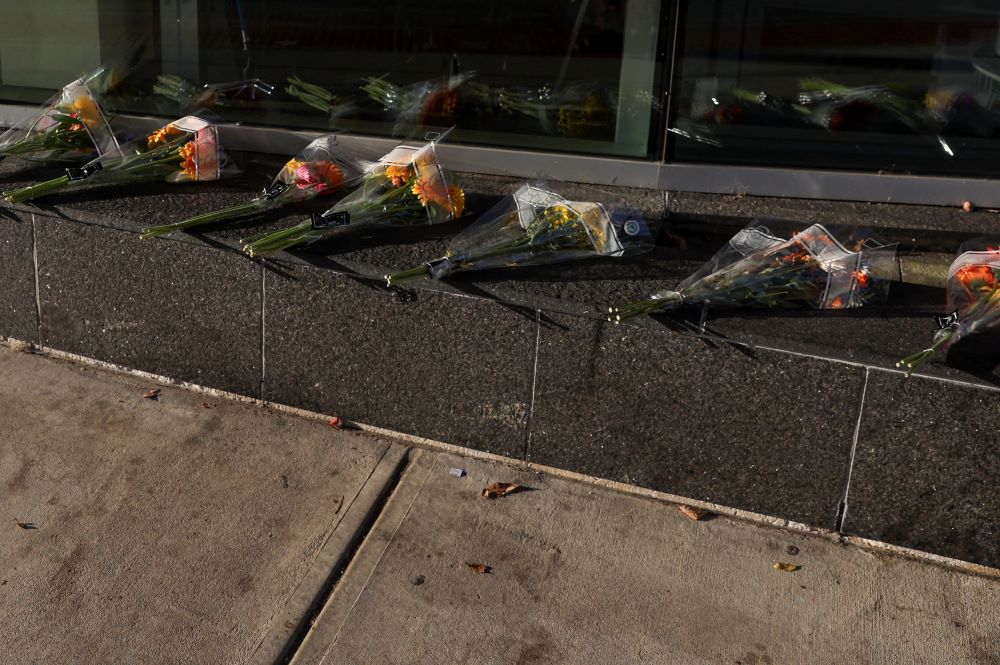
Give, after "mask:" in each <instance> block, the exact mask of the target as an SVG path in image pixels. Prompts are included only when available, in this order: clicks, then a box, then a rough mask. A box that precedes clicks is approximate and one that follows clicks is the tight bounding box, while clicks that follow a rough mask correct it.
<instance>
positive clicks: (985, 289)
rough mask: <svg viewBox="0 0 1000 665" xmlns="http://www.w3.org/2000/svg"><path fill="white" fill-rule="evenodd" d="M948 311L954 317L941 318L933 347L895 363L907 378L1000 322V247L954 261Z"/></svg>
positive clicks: (969, 254)
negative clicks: (941, 353) (936, 356)
mask: <svg viewBox="0 0 1000 665" xmlns="http://www.w3.org/2000/svg"><path fill="white" fill-rule="evenodd" d="M948 310H950V311H951V312H952V314H950V315H949V316H946V317H939V319H938V324H939V325H940V330H938V331H937V333H935V335H934V339H933V341H932V343H931V345H930V347H928V348H926V349H924V350H923V351H920V352H919V353H915V354H913V355H912V356H907V357H906V358H903V359H902V360H900V361H899V362H898V363H896V367H902V368H904V369H905V370H906V374H907V376H909V374H910V373H911V372H913V370H915V369H917V368H919V367H920V366H921V365H923V364H924V363H925V362H927V361H928V360H929V359H930V358H931V356H933V355H934V354H935V353H937V352H938V351H939V350H941V349H943V348H947V347H949V346H951V345H952V344H954V343H955V342H957V341H958V340H959V339H961V338H963V337H965V336H967V335H970V334H972V333H975V332H980V331H983V330H986V329H987V328H992V327H994V326H996V325H997V324H998V323H1000V247H995V248H989V249H987V250H986V251H968V252H964V253H963V254H961V255H960V256H959V257H958V258H957V259H955V261H954V262H953V263H952V264H951V268H950V269H949V270H948Z"/></svg>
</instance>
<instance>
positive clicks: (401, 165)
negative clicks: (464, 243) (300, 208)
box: [243, 141, 465, 256]
mask: <svg viewBox="0 0 1000 665" xmlns="http://www.w3.org/2000/svg"><path fill="white" fill-rule="evenodd" d="M464 208H465V193H464V192H463V191H462V188H461V187H460V186H459V185H457V184H455V183H454V182H453V177H452V176H451V175H450V174H449V173H448V172H447V171H445V170H444V169H443V168H442V166H441V164H440V162H439V161H438V158H437V153H436V151H435V143H434V142H433V141H432V142H430V143H427V144H426V145H424V146H422V147H419V148H418V147H410V146H398V147H397V148H395V149H394V150H393V151H392V152H390V153H389V154H387V155H385V156H384V157H382V158H381V159H380V160H379V161H378V163H376V164H374V165H372V166H371V168H369V169H368V171H367V172H366V173H365V175H364V176H363V177H361V179H360V183H359V184H358V187H357V189H355V191H354V192H353V193H351V194H349V195H348V196H347V197H345V198H344V199H342V200H341V201H340V202H338V203H337V204H336V205H334V206H333V207H332V208H330V209H329V210H327V211H326V212H325V213H323V214H322V215H314V216H313V217H312V219H311V220H310V221H306V222H302V223H301V224H297V225H295V226H293V227H290V228H287V229H284V230H282V231H277V232H275V233H268V234H266V235H264V236H258V237H253V238H247V239H244V240H243V243H244V248H245V249H246V251H247V252H248V253H249V254H250V255H251V256H261V255H266V254H272V253H274V252H278V251H281V250H285V249H289V248H291V247H295V246H297V245H302V244H309V243H314V242H316V241H318V240H322V239H324V238H329V237H332V236H335V235H338V234H340V233H343V232H349V231H355V230H359V229H371V228H380V227H398V226H411V225H419V224H439V223H442V222H447V221H450V220H452V219H455V218H456V217H459V216H461V214H462V212H463V210H464Z"/></svg>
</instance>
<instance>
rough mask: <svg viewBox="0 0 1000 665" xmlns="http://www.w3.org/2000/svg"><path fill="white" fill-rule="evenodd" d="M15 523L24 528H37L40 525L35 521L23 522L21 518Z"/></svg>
mask: <svg viewBox="0 0 1000 665" xmlns="http://www.w3.org/2000/svg"><path fill="white" fill-rule="evenodd" d="M14 523H15V524H17V525H18V526H19V527H21V528H22V529H37V528H38V525H36V524H35V523H34V522H22V521H21V520H18V519H15V520H14Z"/></svg>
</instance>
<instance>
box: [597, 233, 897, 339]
mask: <svg viewBox="0 0 1000 665" xmlns="http://www.w3.org/2000/svg"><path fill="white" fill-rule="evenodd" d="M894 255H895V251H894V249H893V248H891V247H883V246H879V245H877V244H876V243H874V241H872V240H871V239H870V238H859V239H856V240H855V241H854V243H853V244H852V248H851V249H849V248H847V247H845V246H844V245H843V244H841V243H840V242H839V241H838V240H837V239H836V238H835V237H834V236H833V235H832V234H831V233H830V232H829V231H827V230H826V229H825V228H824V227H823V226H821V225H819V224H814V225H813V226H810V227H809V228H807V229H805V230H804V231H800V232H798V233H795V234H794V235H793V236H792V237H791V238H789V239H787V240H786V239H782V238H779V237H777V236H775V235H774V234H772V233H771V232H770V231H769V230H768V229H767V228H766V227H764V226H761V225H758V224H751V225H750V226H748V227H747V228H745V229H743V230H742V231H740V232H739V233H738V234H736V236H734V237H733V238H732V240H730V241H729V242H728V243H727V244H726V246H725V247H723V248H722V249H721V250H719V251H718V252H717V253H716V255H715V256H714V257H712V259H711V260H710V261H709V262H708V263H707V264H706V265H704V266H703V267H702V268H701V269H700V270H698V271H697V272H695V273H694V274H693V275H691V276H690V277H688V278H687V279H685V280H684V281H683V282H681V283H680V284H679V285H678V287H677V288H676V289H675V290H667V291H661V292H659V293H656V294H654V295H653V296H652V297H650V298H649V299H648V300H641V301H638V302H632V303H628V304H626V305H623V306H621V307H617V308H615V307H613V308H611V309H610V313H611V315H610V317H609V320H610V321H614V322H616V323H620V322H621V321H624V320H626V319H629V318H632V317H634V316H640V315H642V314H651V313H654V312H659V311H664V310H670V309H676V308H678V307H683V306H685V305H708V306H713V307H718V306H747V305H756V306H764V307H777V306H792V305H810V306H812V307H815V308H817V309H844V308H852V307H862V306H864V305H866V304H868V303H869V302H872V301H874V300H877V299H881V298H884V297H885V295H886V294H887V292H888V282H886V281H885V280H882V279H879V278H878V277H877V276H876V275H878V274H881V273H882V270H881V269H880V268H881V265H879V264H880V263H881V262H885V261H892V259H893V257H894Z"/></svg>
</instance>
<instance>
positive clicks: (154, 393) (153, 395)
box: [142, 388, 160, 399]
mask: <svg viewBox="0 0 1000 665" xmlns="http://www.w3.org/2000/svg"><path fill="white" fill-rule="evenodd" d="M159 397H160V389H159V388H153V389H152V390H149V391H147V392H146V394H145V395H143V396H142V398H143V399H158V398H159Z"/></svg>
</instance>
